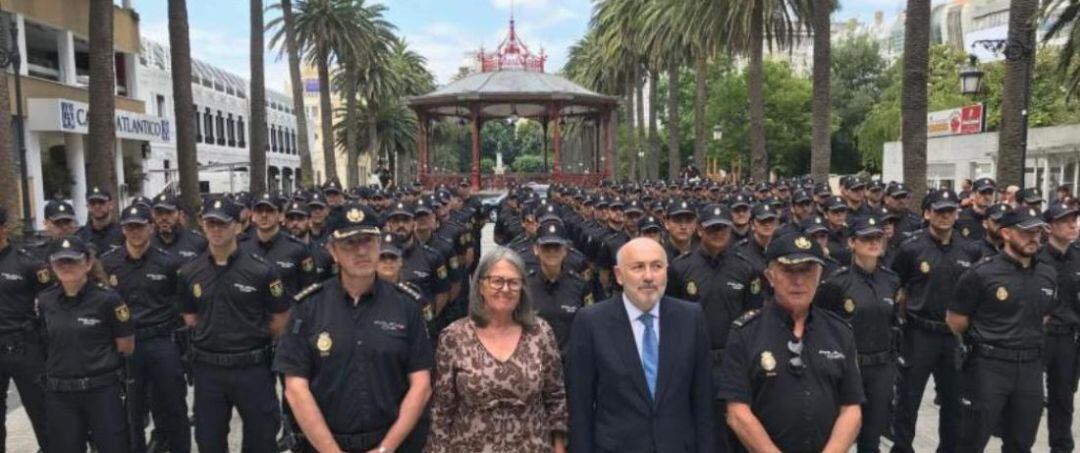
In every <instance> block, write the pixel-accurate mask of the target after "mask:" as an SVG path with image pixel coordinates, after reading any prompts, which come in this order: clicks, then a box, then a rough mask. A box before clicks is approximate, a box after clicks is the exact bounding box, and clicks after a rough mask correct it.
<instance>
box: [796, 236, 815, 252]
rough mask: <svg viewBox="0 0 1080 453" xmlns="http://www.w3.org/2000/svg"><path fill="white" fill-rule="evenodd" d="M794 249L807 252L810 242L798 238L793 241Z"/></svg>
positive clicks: (803, 238)
mask: <svg viewBox="0 0 1080 453" xmlns="http://www.w3.org/2000/svg"><path fill="white" fill-rule="evenodd" d="M795 247H798V248H799V250H809V249H810V247H811V245H810V240H809V239H807V238H805V237H802V236H800V237H798V238H796V239H795Z"/></svg>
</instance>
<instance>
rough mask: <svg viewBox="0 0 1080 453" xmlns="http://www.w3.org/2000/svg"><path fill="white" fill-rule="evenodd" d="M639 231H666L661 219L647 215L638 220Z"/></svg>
mask: <svg viewBox="0 0 1080 453" xmlns="http://www.w3.org/2000/svg"><path fill="white" fill-rule="evenodd" d="M637 227H638V231H639V232H641V233H644V232H646V231H648V230H659V231H664V225H663V224H661V223H660V219H658V218H656V217H654V216H651V215H647V216H644V217H642V218H641V219H639V220H638V224H637Z"/></svg>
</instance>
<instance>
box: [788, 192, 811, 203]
mask: <svg viewBox="0 0 1080 453" xmlns="http://www.w3.org/2000/svg"><path fill="white" fill-rule="evenodd" d="M812 201H814V199H813V198H812V197H811V196H810V194H809V193H807V192H806V191H805V190H796V191H795V193H793V194H792V195H791V202H792V203H796V204H798V203H810V202H812Z"/></svg>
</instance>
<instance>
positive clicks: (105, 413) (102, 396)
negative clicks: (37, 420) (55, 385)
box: [45, 382, 129, 453]
mask: <svg viewBox="0 0 1080 453" xmlns="http://www.w3.org/2000/svg"><path fill="white" fill-rule="evenodd" d="M45 412H46V413H47V414H49V415H48V418H47V419H46V421H45V426H46V433H47V434H48V436H49V450H48V452H49V453H83V452H85V451H86V442H87V441H88V440H89V441H91V442H92V443H93V444H94V448H96V449H97V451H98V452H99V453H127V452H128V451H129V445H128V441H129V439H128V429H127V428H128V424H127V414H126V413H125V412H124V402H123V400H122V399H121V397H120V382H116V383H114V384H109V385H106V386H104V387H98V388H96V389H91V390H82V391H75V392H57V391H47V392H45ZM88 435H89V436H88Z"/></svg>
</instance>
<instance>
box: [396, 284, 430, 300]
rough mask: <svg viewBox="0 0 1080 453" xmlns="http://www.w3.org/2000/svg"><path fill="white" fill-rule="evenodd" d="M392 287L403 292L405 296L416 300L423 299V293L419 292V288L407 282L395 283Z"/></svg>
mask: <svg viewBox="0 0 1080 453" xmlns="http://www.w3.org/2000/svg"><path fill="white" fill-rule="evenodd" d="M394 287H395V288H397V290H398V291H401V292H402V293H405V295H406V296H409V297H410V298H412V299H414V300H416V301H422V300H424V295H423V294H421V293H420V290H418V289H416V288H415V287H413V286H412V285H411V284H409V283H408V282H401V283H397V284H395V285H394Z"/></svg>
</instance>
